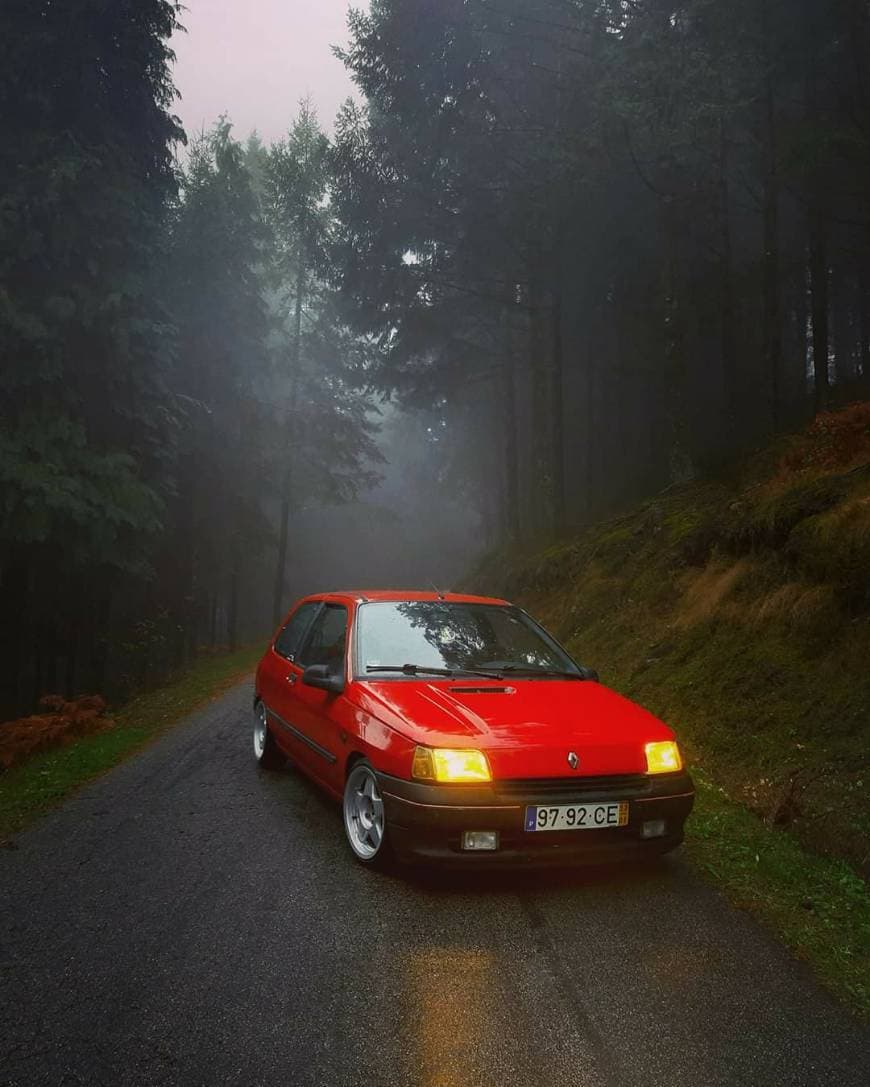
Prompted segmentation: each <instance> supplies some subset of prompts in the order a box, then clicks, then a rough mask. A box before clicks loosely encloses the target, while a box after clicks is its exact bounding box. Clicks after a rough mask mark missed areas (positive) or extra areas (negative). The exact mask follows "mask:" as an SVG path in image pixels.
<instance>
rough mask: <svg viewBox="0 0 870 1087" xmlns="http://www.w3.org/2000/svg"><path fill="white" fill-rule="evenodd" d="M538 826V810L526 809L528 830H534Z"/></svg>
mask: <svg viewBox="0 0 870 1087" xmlns="http://www.w3.org/2000/svg"><path fill="white" fill-rule="evenodd" d="M537 825H538V809H537V808H526V830H534V829H535V827H537Z"/></svg>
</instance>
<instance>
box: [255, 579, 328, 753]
mask: <svg viewBox="0 0 870 1087" xmlns="http://www.w3.org/2000/svg"><path fill="white" fill-rule="evenodd" d="M322 607H323V603H322V602H321V601H320V600H308V601H305V602H303V603H302V604H300V605H299V606H298V607H297V608H295V609H294V610H293V612H292V613H291V615H290V618H289V619H288V620H287V622H286V623H285V624H284V626H283V627H282V628H281V630H280V631H279V632H278V636H277V637H276V638H275V641H274V642H273V643H272V646H271V648H270V650H269V652H268V653H267V654H266V656H265V658H264V660H263V663H262V665H261V667H260V672H259V685H260V690H259V695H260V698H262V700H263V703H264V704H265V706H266V710H267V712H268V715H269V724H270V726H271V728H272V731H273V732H274V734H275V739H276V740H277V741H278V745H279V747H280V748H281V750H282V751H284V752H285V753H286V754H287V755H290V756H291V757H292V758H297V757H298V755H299V749H300V747H302V746H304V745H302V744H301V742H300V741H299V739H298V737H296V736H294V734H293V732H292V730H291V729H290V728H289V727H288V721H289V717H290V716H291V715H292V714H293V708H294V707H293V701H292V699H291V694H292V691H293V687H294V686H295V685H296V684H297V683H299V682H300V680H301V678H302V669H301V668H300V667H299V665H298V664H297V663H296V657H297V654H298V652H299V649H300V647H301V645H302V642H303V640H304V639H305V636H306V635H307V634H308V631H309V629H310V627H311V624H312V622H313V621H314V619H315V618H316V616H317V614H318V613H319V612H320V610H321V608H322Z"/></svg>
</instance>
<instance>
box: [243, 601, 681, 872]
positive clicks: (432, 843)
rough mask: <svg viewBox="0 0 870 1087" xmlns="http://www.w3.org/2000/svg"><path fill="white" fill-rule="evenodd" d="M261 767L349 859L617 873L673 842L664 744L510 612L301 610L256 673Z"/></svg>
mask: <svg viewBox="0 0 870 1087" xmlns="http://www.w3.org/2000/svg"><path fill="white" fill-rule="evenodd" d="M254 715H255V724H254V753H255V755H256V758H257V761H258V762H259V763H260V765H261V766H264V767H267V768H278V767H280V766H282V765H283V763H284V761H285V759H286V758H290V759H292V760H293V762H294V763H295V764H296V765H297V766H298V767H299V768H300V769H301V770H303V771H304V772H305V773H306V774H308V775H309V776H310V777H312V778H313V779H314V780H315V781H316V782H317V783H318V784H320V785H322V786H323V788H324V789H326V790H327V792H329V793H331V794H332V795H333V796H334V797H335V798H336V799H338V800H340V801H341V802H342V804H343V810H344V827H345V832H346V834H347V840H348V843H349V844H350V848H351V849H352V851H353V853H354V856H356V857H357V859H358V860H360V861H362V862H363V863H365V864H374V863H377V862H380V861H383V860H384V859H386V858H387V857H388V856H390V855H395V856H397V857H399V858H400V859H403V860H416V861H451V862H457V863H477V864H480V863H482V862H486V863H493V862H495V861H499V860H501V861H507V860H523V861H527V860H531V861H537V860H541V861H555V862H557V863H572V862H575V861H579V860H593V861H601V860H610V859H615V858H618V857H626V856H629V857H640V856H648V855H651V854H660V853H666V852H667V851H668V850H670V849H673V848H674V847H675V846H677V845H679V844H680V842H681V841H682V840H683V824H684V822H685V820H686V817H687V816H688V814H689V812H690V811H691V810H692V803H693V801H694V787H693V785H692V779H691V778H690V777H689V775H688V774H687V773H686V772H685V770H684V769H683V763H682V758H681V756H680V751H679V748H678V747H677V744H676V742H675V741H674V734H673V732H672V731H671V730H670V729H669V728H668V727H667V725H665V724H663V723H662V722H661V721H659V720H658V719H657V718H655V717H653V715H652V714H650V713H648V712H647V711H646V710H644V709H642V708H641V707H640V706H637V705H635V704H634V703H633V702H629V701H628V700H627V699H625V698H623V697H621V696H620V695H618V694H616V693H614V692H613V691H610V690H608V689H607V688H606V687H604V686H602V685H601V684H600V683H599V682H598V677H597V675H596V674H595V673H594V672H592V671H591V670H589V669H586V668H583V667H581V666H580V665H578V664H576V663H575V662H574V661H573V660H572V659H571V658H570V656H569V655H568V654H567V653H566V652H565V650H564V649H563V648H562V647H561V646H560V645H559V644H558V642H556V641H555V639H553V638H552V637H551V636H550V635H549V634H547V632H546V631H545V630H543V629H542V628H541V627H540V626H539V625H538V624H537V623H535V621H534V620H533V619H532V618H531V617H530V616H529V615H527V614H526V613H525V612H524V611H522V610H521V609H520V608H517V607H515V606H513V605H511V604H509V603H507V602H506V601H504V600H493V599H488V598H484V597H477V596H462V595H458V594H455V593H449V594H438V593H428V592H383V591H378V592H374V591H373V592H344V593H326V594H321V595H318V596H311V597H306V598H305V599H304V600H302V601H300V603H298V604H297V605H296V607H295V608H294V609H293V610H292V612H291V613H290V615H289V616H288V618H287V621H286V622H285V623H284V625H283V626H282V627H281V629H280V630H279V631H278V633H277V635H276V636H275V639H274V641H273V642H272V644H271V645H270V646H269V649H268V650H267V651H266V654H265V656H264V657H263V659H262V660H261V661H260V665H259V667H258V668H257V681H256V694H255V701H254Z"/></svg>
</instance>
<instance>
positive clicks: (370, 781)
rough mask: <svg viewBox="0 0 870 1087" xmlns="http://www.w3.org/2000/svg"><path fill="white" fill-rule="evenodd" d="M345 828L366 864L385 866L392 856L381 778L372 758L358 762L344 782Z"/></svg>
mask: <svg viewBox="0 0 870 1087" xmlns="http://www.w3.org/2000/svg"><path fill="white" fill-rule="evenodd" d="M343 808H344V832H345V835H346V836H347V841H348V845H349V846H350V848H351V850H352V852H353V855H354V856H355V857H356V859H357V860H358V861H360V863H362V864H368V865H372V866H381V865H383V864H385V863H386V862H387V861H388V860H389V859H390V847H389V843H388V841H387V821H386V816H385V814H384V801H383V798H382V797H381V792H380V788H379V787H378V779H377V777H376V776H375V772H374V770H373V769H372V765H371V763H370V762H367V761H366V760H365V759H361V760H360V761H359V762H358V763H355V764H354V767H353V769H352V770H351V772H350V773H349V774H348V776H347V782H346V783H345V786H344V805H343Z"/></svg>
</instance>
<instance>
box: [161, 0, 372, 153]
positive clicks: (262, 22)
mask: <svg viewBox="0 0 870 1087" xmlns="http://www.w3.org/2000/svg"><path fill="white" fill-rule="evenodd" d="M184 3H185V7H186V8H187V10H186V11H185V12H183V13H182V16H181V22H182V24H183V25H184V26H185V27H186V28H187V33H186V34H177V35H176V36H175V38H174V39H173V42H172V47H173V49H174V50H175V53H176V55H177V58H178V59H177V62H176V66H175V84H176V86H177V87H178V90H179V93H180V94H181V96H182V100H181V101H180V102H177V103H176V109H175V112H176V113H177V114H178V115H179V116H180V117H181V119H182V121H183V123H184V127H185V129H186V130H187V133H188V135H192V134H194V133H196V132H198V131H199V130H200V129H201V128H202V127H203V125H206V126H208V125H209V124H211V123H212V122H213V121H214V120H216V118H217V117H218V116H219V115H220V114H221V113H224V112H225V113H228V114H229V116H230V118H231V120H232V121H233V124H234V130H235V135H236V136H237V137H238V138H240V139H242V138H244V137H245V136H247V135H248V133H249V132H250V131H251V130H252V129H254V128H256V129H257V130H258V132H259V133H260V135H261V136H262V137H263V139H264V140H265V141H266V142H269V141H270V140H274V139H277V138H278V137H280V136H282V135H284V133H285V132H286V131H287V128H288V126H289V122H290V120H291V119H292V117H293V116H294V114H295V113H296V110H297V106H298V103H299V99H300V98H303V97H305V95H307V94H310V95H311V98H312V100H313V101H314V103H315V105H316V106H317V110H318V113H319V114H320V119H321V121H322V123H323V125H324V127H325V128H331V127H332V121H333V118H334V116H335V113H336V110H337V109H338V107H339V106H340V105H341V103H342V102H343V101H344V99H345V98H346V97H347V96H348V95H349V94H351V93H352V92H353V89H354V88H353V84H352V83H351V81H350V79H349V78H348V76H347V73H346V72H345V70H344V67H343V66H342V64H341V63H340V62H339V61H338V60H336V59H335V57H334V56H333V55H332V53H331V52H330V46H332V45H344V44H346V42H347V24H346V13H347V9H348V7H349V6H351V4H350V3H349V0H184ZM352 6H354V7H358V8H360V7H366V6H367V4H366V2H365V0H353V4H352Z"/></svg>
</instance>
